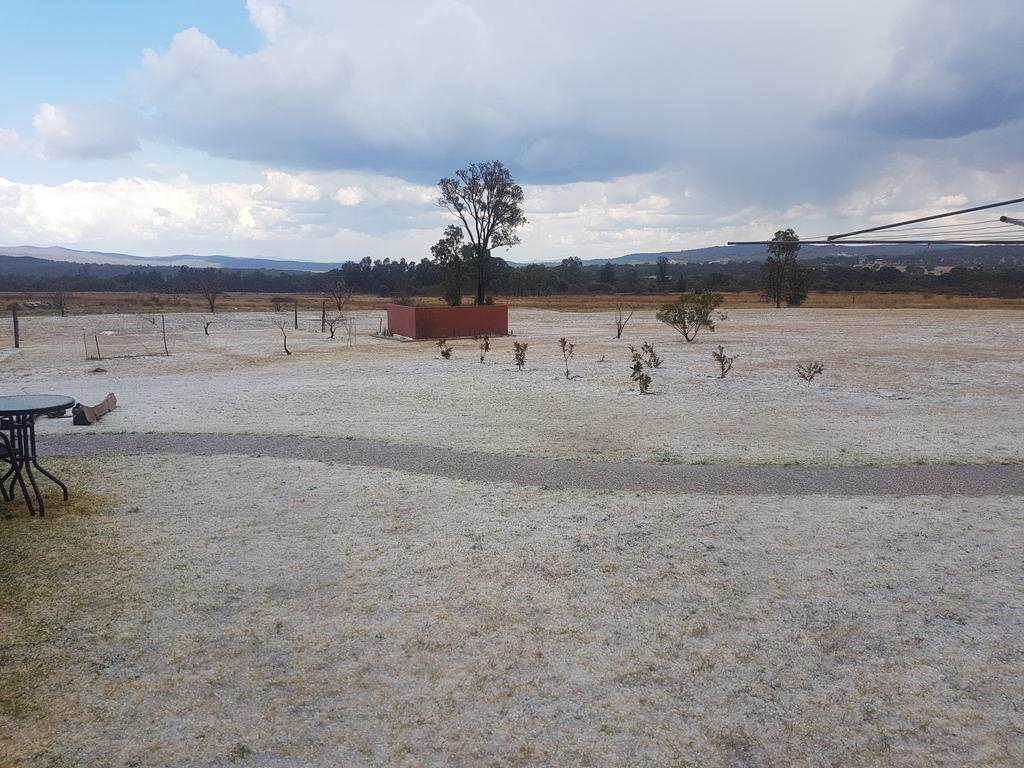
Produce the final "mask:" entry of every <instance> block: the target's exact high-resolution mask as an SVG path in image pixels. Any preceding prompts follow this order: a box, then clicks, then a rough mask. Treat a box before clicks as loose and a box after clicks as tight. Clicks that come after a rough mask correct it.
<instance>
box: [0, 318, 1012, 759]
mask: <svg viewBox="0 0 1024 768" xmlns="http://www.w3.org/2000/svg"><path fill="white" fill-rule="evenodd" d="M274 317H277V318H278V319H281V320H283V321H284V322H285V323H286V324H287V322H288V321H289V320H290V319H291V316H290V315H288V314H286V313H282V314H279V315H276V316H275V315H271V314H270V313H262V314H260V313H223V314H222V313H218V314H217V316H216V317H215V318H214V324H213V325H212V326H211V327H210V332H211V335H210V336H205V335H204V334H203V329H202V323H203V321H204V316H202V315H187V314H181V315H168V316H167V325H168V340H169V347H170V350H171V352H172V353H173V354H172V355H171V356H170V357H136V358H129V359H103V360H99V361H97V360H86V359H85V354H86V349H87V348H88V345H89V342H92V344H93V345H94V344H95V342H96V341H97V340H99V343H100V345H101V350H103V351H104V353H105V354H106V355H109V354H112V353H118V352H120V353H138V352H142V351H146V350H147V349H148V350H149V351H158V350H160V349H161V348H162V342H161V341H160V337H159V318H155V319H156V323H150V322H149V321H148V320H146V319H145V318H144V317H141V316H88V317H69V318H63V319H62V318H49V317H35V316H29V317H26V318H23V322H22V333H23V339H24V344H25V348H24V349H22V350H20V351H18V352H14V353H9V352H3V351H0V394H15V393H19V392H46V391H50V392H59V393H66V394H69V395H72V396H74V397H76V398H78V399H80V400H82V401H84V402H87V403H92V402H98V401H99V400H100V399H101V398H102V397H103V396H104V395H106V394H107V392H110V391H113V392H115V393H116V394H117V397H118V400H119V403H120V406H119V408H118V409H117V410H115V411H114V412H112V413H110V414H108V415H107V416H106V417H105V418H104V420H103V421H102V422H101V423H100V424H99V425H97V426H95V427H93V428H80V427H73V426H72V425H71V424H70V423H69V421H68V420H54V421H48V420H41V421H40V423H39V431H40V433H41V436H40V446H41V448H42V450H43V453H44V454H46V446H47V440H48V439H50V440H51V441H52V442H51V445H55V444H56V441H54V440H53V439H52V438H53V436H54V435H57V434H62V433H63V434H66V433H73V434H75V435H82V434H89V431H90V429H91V430H94V431H101V432H105V433H118V432H140V431H148V432H155V433H158V434H159V433H171V432H178V433H181V432H184V433H188V432H205V433H218V432H225V433H231V434H256V435H285V434H296V435H331V436H339V437H346V436H350V437H358V438H367V439H372V440H382V441H387V442H393V443H409V444H415V445H422V446H441V447H446V448H458V449H461V450H463V451H470V452H472V451H480V452H487V453H492V454H494V453H498V454H513V453H514V454H523V455H528V456H540V457H545V456H546V457H554V458H582V459H615V460H619V459H625V460H628V461H646V462H661V463H670V462H682V463H707V462H722V463H729V464H758V463H796V462H801V463H815V464H823V465H828V464H881V465H886V464H893V463H908V462H927V463H939V464H942V463H965V464H972V463H974V464H976V463H992V462H1009V463H1019V462H1022V461H1024V439H1022V437H1021V434H1022V429H1021V428H1022V426H1024V416H1022V414H1021V408H1020V392H1021V391H1024V345H1021V343H1020V339H1021V338H1022V335H1024V334H1022V332H1024V312H1020V311H1016V310H1005V311H968V310H954V311H945V310H927V311H922V310H869V311H863V310H811V309H808V310H799V311H797V310H782V311H772V310H765V309H752V310H733V311H730V312H729V319H728V320H727V321H723V322H722V323H721V324H720V325H719V328H718V331H717V332H716V333H715V334H709V335H707V336H703V337H700V338H699V341H698V343H696V344H692V345H687V344H685V343H684V342H683V341H682V340H681V338H679V337H678V336H677V335H676V334H675V333H674V332H673V331H672V330H670V329H668V328H666V327H664V326H661V325H660V324H658V323H657V322H655V321H654V319H653V315H652V313H651V311H650V310H645V311H644V312H643V313H642V316H641V315H640V314H638V316H637V317H635V318H634V319H633V321H632V322H631V323H630V325H629V326H628V327H627V332H626V334H625V336H626V338H624V339H623V340H622V341H616V340H613V339H612V338H611V337H612V336H613V335H614V333H613V321H612V317H611V315H610V314H607V313H604V314H601V313H588V314H583V313H579V314H573V313H559V312H554V311H550V310H526V309H521V310H514V311H513V312H512V315H511V318H512V327H513V330H514V331H515V332H516V338H517V339H519V340H522V341H526V342H527V343H528V344H529V351H528V367H527V370H525V371H523V372H517V371H515V370H514V368H513V366H512V365H511V351H510V347H511V340H509V339H496V340H494V342H493V346H494V350H493V351H492V352H491V353H490V355H489V356H488V357H487V360H486V362H485V364H483V365H481V364H480V363H479V362H477V352H476V348H475V345H474V343H473V342H472V341H471V340H464V341H455V342H453V344H454V346H455V358H454V359H453V360H451V361H444V360H441V359H440V358H439V356H438V354H437V350H436V348H435V347H434V346H433V345H432V344H430V343H429V342H427V343H411V342H406V343H403V342H399V341H385V340H376V339H372V338H370V336H369V333H370V332H371V331H373V330H376V329H377V327H378V323H379V318H380V317H381V314H380V313H376V312H360V313H357V314H356V315H355V319H356V327H357V331H358V333H357V335H356V336H355V338H354V344H353V343H350V340H349V338H348V335H347V334H344V335H343V336H340V337H339V338H337V339H334V340H330V339H327V338H325V337H323V336H322V335H320V334H317V333H312V332H310V331H309V330H302V331H299V332H295V331H289V337H288V344H289V348H290V349H291V350H292V351H293V353H294V354H292V355H290V356H286V355H285V354H284V352H283V350H282V346H281V332H280V330H278V329H277V328H276V327H274V326H273V324H272V322H271V321H272V318H274ZM206 319H209V317H208V316H207V317H206ZM302 325H303V327H304V328H309V327H310V326H313V327H319V322H318V320H317V319H316V318H313V317H309V316H307V317H304V318H303V319H302ZM560 336H566V337H568V338H569V339H570V340H571V341H573V342H575V343H576V345H577V347H576V359H575V360H574V361H573V362H572V363H571V371H572V373H573V374H578V375H579V376H580V377H581V378H578V379H572V380H566V378H565V375H564V369H563V367H562V359H561V354H560V352H559V351H558V346H557V340H558V338H559V337H560ZM645 339H646V340H648V341H651V342H653V343H654V344H655V346H656V348H657V349H658V350H659V352H660V353H661V355H662V356H663V357H664V358H665V365H664V367H663V368H661V369H658V370H656V371H653V375H654V385H653V390H654V392H655V394H653V395H651V396H648V397H642V396H640V395H639V394H638V393H637V392H636V391H635V390H631V389H630V382H629V378H628V353H627V350H626V345H627V344H629V343H633V344H639V343H640V342H642V341H643V340H645ZM718 343H721V344H724V345H725V346H726V349H727V351H728V352H729V353H730V354H735V355H736V356H737V358H738V359H737V361H736V367H735V370H734V372H733V373H732V374H731V375H730V376H729V378H727V379H725V380H724V381H723V380H718V379H716V378H714V363H713V361H712V359H711V351H712V349H713V348H714V346H715V345H717V344H718ZM90 351H91V352H94V351H95V350H94V349H91V350H90ZM814 358H818V359H821V360H823V361H824V362H825V364H826V368H827V370H826V372H825V374H824V375H823V377H822V378H820V379H818V380H816V381H815V382H814V384H813V385H811V386H807V385H805V384H803V383H802V382H801V381H800V380H799V379H798V378H797V376H796V374H795V372H794V370H793V368H794V366H795V365H796V364H797V363H798V362H806V361H808V360H811V359H814ZM176 439H177V440H180V439H187V438H181V437H179V438H176ZM320 458H323V457H320ZM556 463H560V462H556ZM46 464H47V465H48V466H50V468H52V469H54V470H56V471H57V472H58V473H59V474H60V475H61V476H62V477H64V478H65V479H67V480H69V481H70V485H71V487H72V497H71V501H70V503H68V504H62V503H60V502H58V501H57V499H56V498H53V499H52V500H51V502H50V504H49V506H48V515H47V517H45V518H43V519H35V518H29V517H28V516H27V515H26V514H25V512H24V509H23V508H17V507H14V508H11V507H6V508H5V507H3V505H2V503H0V509H6V510H7V511H8V512H9V513H11V514H12V516H11V517H10V519H0V765H2V766H4V767H5V768H6V766H8V765H10V766H18V767H19V768H20V767H21V766H31V768H43V767H46V768H52V767H54V766H104V767H106V766H139V767H144V766H204V767H205V766H211V767H212V766H225V765H242V766H275V767H277V766H282V767H283V766H289V767H290V766H298V765H301V766H306V765H309V766H338V765H344V766H359V765H368V766H369V765H399V766H447V765H465V766H471V765H472V766H475V765H509V766H517V765H522V766H542V765H543V766H546V765H579V766H588V765H595V766H596V765H620V766H639V765H658V766H662V765H664V766H712V767H714V766H723V767H725V766H890V765H899V766H912V767H914V766H947V765H948V766H960V765H986V766H1017V765H1021V764H1022V763H1024V712H1022V711H1021V704H1020V702H1021V701H1022V700H1024V642H1022V639H1021V638H1022V637H1024V631H1022V630H1024V622H1022V619H1021V616H1022V615H1024V571H1022V568H1021V563H1022V558H1024V535H1022V534H1024V531H1022V526H1024V523H1022V518H1021V515H1020V508H1021V498H1020V497H1017V496H1014V497H1009V496H995V495H992V496H982V497H971V498H967V497H963V496H947V497H939V496H917V497H906V498H896V497H891V496H845V497H841V498H840V497H832V496H826V495H801V496H796V495H766V494H764V493H762V492H761V491H762V489H760V488H751V489H750V495H749V496H744V495H730V496H712V495H695V494H692V493H690V494H671V493H651V492H643V493H636V492H622V491H618V492H615V491H612V492H604V491H601V492H598V491H585V490H578V489H577V490H564V489H556V488H551V487H539V486H537V485H528V486H520V485H513V484H508V483H496V482H476V481H469V480H457V479H451V478H445V477H440V476H436V475H434V474H412V473H408V472H404V471H396V470H384V469H379V468H372V467H355V466H350V465H345V464H342V463H326V462H324V461H310V460H298V459H295V458H286V459H282V458H253V457H249V456H242V455H214V456H203V457H198V456H187V455H186V456H181V455H169V454H162V455H159V456H154V455H139V456H132V457H127V458H124V457H122V458H111V457H105V456H89V457H75V458H70V457H64V458H57V457H54V456H48V457H47V459H46ZM931 492H933V489H929V493H931ZM790 493H792V491H790Z"/></svg>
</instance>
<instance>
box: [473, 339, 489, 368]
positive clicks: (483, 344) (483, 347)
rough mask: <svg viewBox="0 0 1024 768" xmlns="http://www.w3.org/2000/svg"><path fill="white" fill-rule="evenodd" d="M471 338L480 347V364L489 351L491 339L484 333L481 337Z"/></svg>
mask: <svg viewBox="0 0 1024 768" xmlns="http://www.w3.org/2000/svg"><path fill="white" fill-rule="evenodd" d="M473 338H474V339H475V340H476V342H477V343H478V344H479V345H480V362H481V363H482V362H483V361H484V355H486V354H487V353H488V352H490V351H491V337H490V335H489V334H486V333H485V334H483V335H482V336H474V337H473Z"/></svg>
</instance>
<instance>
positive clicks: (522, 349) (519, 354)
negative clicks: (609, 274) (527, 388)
mask: <svg viewBox="0 0 1024 768" xmlns="http://www.w3.org/2000/svg"><path fill="white" fill-rule="evenodd" d="M527 346H528V345H527V343H526V342H525V341H513V342H512V362H513V363H515V365H516V368H518V369H519V370H520V371H521V370H523V366H525V365H526V347H527Z"/></svg>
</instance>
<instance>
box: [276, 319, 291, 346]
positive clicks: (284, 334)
mask: <svg viewBox="0 0 1024 768" xmlns="http://www.w3.org/2000/svg"><path fill="white" fill-rule="evenodd" d="M274 325H276V326H277V329H278V330H279V331H281V337H282V343H283V344H284V353H285V354H286V355H290V354H291V350H289V349H288V329H287V326H285V323H284V321H283V320H277V319H275V320H274Z"/></svg>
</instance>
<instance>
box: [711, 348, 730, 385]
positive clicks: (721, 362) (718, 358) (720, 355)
mask: <svg viewBox="0 0 1024 768" xmlns="http://www.w3.org/2000/svg"><path fill="white" fill-rule="evenodd" d="M711 356H712V357H713V358H715V362H716V363H718V369H719V374H718V378H720V379H724V378H725V374H727V373H728V372H729V371H731V370H732V364H733V361H734V360H735V359H736V358H735V357H728V356H726V354H725V347H723V346H722V345H721V344H719V345H718V351H717V352H712V353H711Z"/></svg>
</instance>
